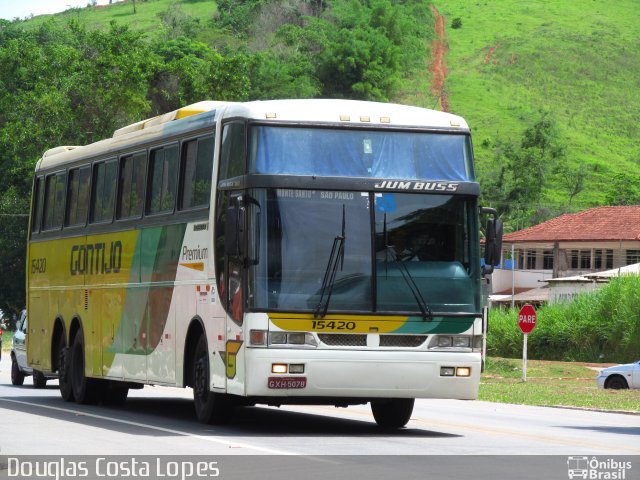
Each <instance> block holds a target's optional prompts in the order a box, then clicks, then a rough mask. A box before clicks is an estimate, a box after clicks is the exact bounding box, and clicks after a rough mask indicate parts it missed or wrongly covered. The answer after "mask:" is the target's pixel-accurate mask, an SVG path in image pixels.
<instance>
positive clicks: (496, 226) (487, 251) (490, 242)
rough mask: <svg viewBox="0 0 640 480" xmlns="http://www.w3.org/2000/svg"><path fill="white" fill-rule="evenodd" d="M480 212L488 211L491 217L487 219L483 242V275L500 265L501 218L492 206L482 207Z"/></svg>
mask: <svg viewBox="0 0 640 480" xmlns="http://www.w3.org/2000/svg"><path fill="white" fill-rule="evenodd" d="M480 213H488V214H491V215H493V218H490V219H489V220H487V229H486V232H485V244H484V267H483V270H482V273H483V275H489V274H490V273H493V267H497V266H498V265H500V257H501V255H502V231H503V225H502V220H500V219H499V218H498V212H497V211H496V210H494V209H493V208H482V209H481V210H480Z"/></svg>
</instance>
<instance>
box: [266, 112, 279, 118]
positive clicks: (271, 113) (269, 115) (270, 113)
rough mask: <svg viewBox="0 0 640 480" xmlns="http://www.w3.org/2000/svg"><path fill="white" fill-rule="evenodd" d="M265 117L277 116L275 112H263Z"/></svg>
mask: <svg viewBox="0 0 640 480" xmlns="http://www.w3.org/2000/svg"><path fill="white" fill-rule="evenodd" d="M264 116H265V118H277V117H278V116H277V115H276V113H275V112H267V113H265V114H264Z"/></svg>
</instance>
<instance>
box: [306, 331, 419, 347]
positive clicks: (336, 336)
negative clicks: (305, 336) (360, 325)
mask: <svg viewBox="0 0 640 480" xmlns="http://www.w3.org/2000/svg"><path fill="white" fill-rule="evenodd" d="M318 338H319V339H320V341H321V342H322V343H324V344H325V345H328V346H330V347H366V346H367V334H357V333H319V334H318ZM427 338H429V337H428V336H427V335H380V345H379V346H380V347H387V348H388V347H395V348H417V347H420V346H422V345H423V344H424V343H425V342H426V341H427Z"/></svg>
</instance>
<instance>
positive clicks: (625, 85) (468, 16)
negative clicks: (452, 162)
mask: <svg viewBox="0 0 640 480" xmlns="http://www.w3.org/2000/svg"><path fill="white" fill-rule="evenodd" d="M434 4H435V5H436V6H437V8H438V9H439V11H440V13H441V14H442V15H444V16H445V25H446V34H447V40H448V45H449V51H448V54H447V63H448V67H449V75H448V77H447V83H446V88H447V91H448V94H449V103H450V106H451V107H450V109H451V111H454V112H456V113H459V114H461V115H463V116H465V117H466V118H467V120H468V121H469V123H470V124H471V125H472V127H473V130H474V132H475V142H474V144H475V149H476V156H477V162H478V166H479V169H480V171H482V170H483V169H485V170H486V169H487V164H489V163H490V162H492V161H493V158H492V157H493V150H492V148H491V147H492V145H494V144H495V143H496V142H497V141H505V140H508V139H510V138H511V139H517V138H518V136H519V135H520V134H521V132H522V131H523V129H524V128H525V126H526V125H527V123H528V122H530V121H531V118H532V116H534V115H535V114H536V113H537V111H538V110H540V109H543V110H546V111H549V112H550V113H551V115H552V116H553V118H554V119H555V120H556V121H557V124H558V128H559V133H560V135H561V138H562V139H564V142H565V143H566V147H567V156H566V161H567V162H568V163H569V164H571V165H573V166H578V165H583V166H585V167H586V170H585V173H586V175H587V176H586V179H585V180H586V182H585V189H584V191H583V192H581V193H580V194H578V195H577V196H576V198H575V200H574V201H573V206H574V207H586V206H590V205H592V204H595V203H602V202H604V201H605V197H604V193H603V192H604V190H605V189H604V188H603V187H605V185H606V183H607V181H608V180H609V179H610V178H611V177H612V175H613V174H616V173H620V172H622V173H631V174H636V175H637V174H638V173H639V172H640V127H639V126H638V120H637V119H638V118H639V117H640V95H639V94H638V92H639V91H640V48H639V47H640V15H639V13H638V12H639V11H638V8H637V7H638V4H637V2H636V1H634V0H620V1H617V2H615V3H613V4H612V3H607V2H601V1H585V0H581V1H575V2H558V1H555V0H536V1H524V0H508V1H507V0H505V1H499V2H490V1H480V2H468V1H466V0H446V1H444V0H436V1H435V2H434ZM456 18H460V20H461V21H462V26H461V28H458V29H453V28H451V23H452V21H453V19H456ZM545 201H547V202H550V203H563V202H565V203H566V201H567V194H566V192H564V191H563V190H562V189H561V188H560V186H559V185H558V184H557V183H555V184H552V185H551V189H550V190H549V191H548V192H547V195H546V197H545Z"/></svg>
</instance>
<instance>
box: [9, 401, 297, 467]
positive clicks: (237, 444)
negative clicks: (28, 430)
mask: <svg viewBox="0 0 640 480" xmlns="http://www.w3.org/2000/svg"><path fill="white" fill-rule="evenodd" d="M0 401H3V402H10V403H17V404H21V405H29V406H32V407H38V408H46V409H49V410H55V411H57V412H65V413H71V414H73V415H79V416H84V417H91V418H96V419H99V420H106V421H109V422H114V423H123V424H125V425H131V426H134V427H142V428H149V429H151V430H157V431H160V432H165V433H171V434H174V435H183V436H185V437H191V438H196V439H198V440H204V441H205V442H211V443H218V444H221V445H227V446H229V447H230V448H247V449H249V450H255V451H257V452H263V453H267V454H270V455H296V454H295V453H293V452H287V451H284V450H276V449H274V448H266V447H258V446H254V445H249V444H246V443H240V442H230V441H228V440H224V439H221V438H216V437H208V436H204V435H196V434H193V433H189V432H184V431H181V430H174V429H172V428H165V427H157V426H155V425H149V424H146V423H140V422H132V421H130V420H122V419H120V418H114V417H107V416H105V415H96V414H95V413H88V412H82V411H80V410H72V409H70V408H60V407H52V406H50V405H40V404H38V403H33V402H25V401H22V400H11V399H8V398H0Z"/></svg>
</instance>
